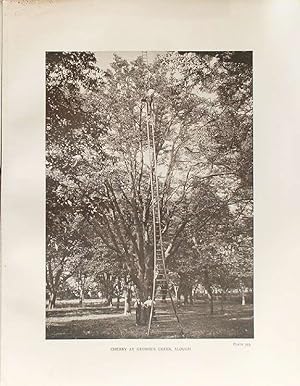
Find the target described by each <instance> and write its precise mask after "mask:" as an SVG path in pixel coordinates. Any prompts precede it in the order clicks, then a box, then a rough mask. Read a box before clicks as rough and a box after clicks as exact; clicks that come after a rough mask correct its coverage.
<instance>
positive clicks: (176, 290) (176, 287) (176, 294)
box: [173, 285, 180, 302]
mask: <svg viewBox="0 0 300 386" xmlns="http://www.w3.org/2000/svg"><path fill="white" fill-rule="evenodd" d="M173 288H174V292H175V299H176V301H177V302H178V301H180V298H179V299H178V286H177V285H173Z"/></svg>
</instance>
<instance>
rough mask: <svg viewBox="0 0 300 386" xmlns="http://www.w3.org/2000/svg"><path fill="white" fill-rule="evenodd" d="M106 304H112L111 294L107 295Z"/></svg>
mask: <svg viewBox="0 0 300 386" xmlns="http://www.w3.org/2000/svg"><path fill="white" fill-rule="evenodd" d="M107 305H108V306H112V305H113V303H112V295H111V294H109V295H107Z"/></svg>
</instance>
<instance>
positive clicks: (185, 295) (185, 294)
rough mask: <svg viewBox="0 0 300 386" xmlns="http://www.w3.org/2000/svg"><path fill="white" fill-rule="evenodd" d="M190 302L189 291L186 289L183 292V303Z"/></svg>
mask: <svg viewBox="0 0 300 386" xmlns="http://www.w3.org/2000/svg"><path fill="white" fill-rule="evenodd" d="M188 303H189V299H188V292H187V291H186V290H184V292H183V304H185V305H186V304H188Z"/></svg>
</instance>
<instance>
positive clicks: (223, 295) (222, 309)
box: [221, 290, 225, 312]
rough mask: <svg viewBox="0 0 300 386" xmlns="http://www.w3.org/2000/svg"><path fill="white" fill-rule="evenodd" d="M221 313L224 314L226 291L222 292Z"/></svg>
mask: <svg viewBox="0 0 300 386" xmlns="http://www.w3.org/2000/svg"><path fill="white" fill-rule="evenodd" d="M221 291H222V292H221V311H222V312H224V297H225V294H224V291H223V290H221Z"/></svg>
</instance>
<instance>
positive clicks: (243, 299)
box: [241, 285, 246, 306]
mask: <svg viewBox="0 0 300 386" xmlns="http://www.w3.org/2000/svg"><path fill="white" fill-rule="evenodd" d="M241 295H242V306H244V305H245V304H246V299H245V287H244V286H243V285H241Z"/></svg>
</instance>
